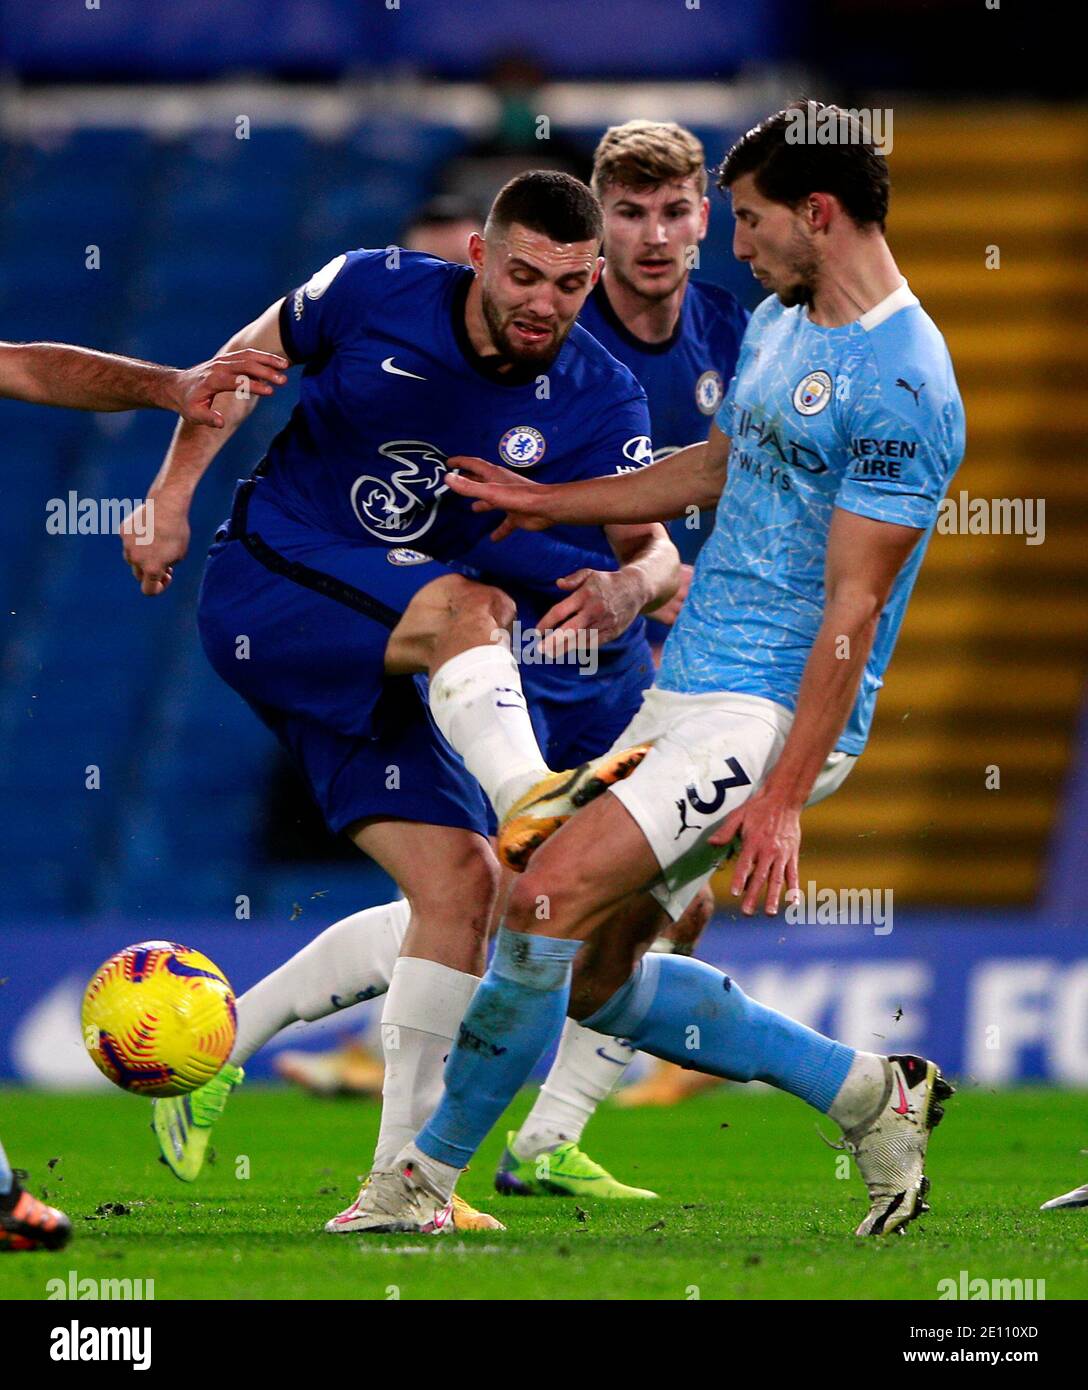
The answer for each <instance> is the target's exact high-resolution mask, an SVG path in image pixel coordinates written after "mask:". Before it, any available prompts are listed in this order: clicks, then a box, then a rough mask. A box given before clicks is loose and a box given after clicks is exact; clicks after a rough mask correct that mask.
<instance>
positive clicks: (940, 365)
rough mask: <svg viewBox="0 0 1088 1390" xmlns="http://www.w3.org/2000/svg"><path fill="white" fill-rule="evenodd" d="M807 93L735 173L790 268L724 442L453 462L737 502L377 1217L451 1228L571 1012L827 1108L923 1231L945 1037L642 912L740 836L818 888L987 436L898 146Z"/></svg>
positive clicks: (597, 501) (758, 319) (638, 506)
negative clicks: (575, 473)
mask: <svg viewBox="0 0 1088 1390" xmlns="http://www.w3.org/2000/svg"><path fill="white" fill-rule="evenodd" d="M804 116H805V108H804V107H803V106H802V107H796V108H791V109H788V110H785V111H781V112H778V113H777V114H776V115H774V116H772V117H770V118H768V119H767V120H766V121H764V122H763V123H762V124H760V125H759V126H757V127H755V128H754V129H753V130H751V131H749V132H748V133H747V135H745V136H744V137H743V138H742V139H741V140H740V141H738V143H737V144H736V145H735V146H734V147H733V149H732V150H731V151H730V152H729V154H728V156H727V158H726V160H725V163H724V165H723V168H722V172H721V176H720V185H721V187H722V188H723V190H726V189H727V190H728V191H729V192H730V194H731V196H732V200H733V211H734V215H735V217H736V220H737V228H736V233H735V238H734V250H735V253H736V255H737V256H738V257H739V258H740V259H741V260H743V261H745V262H747V263H748V264H749V265H750V266H751V268H752V271H753V273H754V274H755V275H756V277H757V278H758V279H759V280H760V282H761V283H762V284H764V285H765V286H766V287H767V288H768V290H770V291H771V292H772V293H771V295H770V297H769V298H768V299H767V300H766V301H765V302H764V303H763V304H762V305H760V307H759V309H757V311H756V313H755V314H754V316H753V318H752V321H751V324H750V326H749V328H748V331H747V333H746V335H745V339H744V343H743V345H742V349H741V357H740V361H739V363H738V368H737V373H736V376H735V377H734V379H733V382H732V384H731V387H730V390H729V392H728V394H727V397H726V399H725V401H724V402H723V406H722V409H721V412H720V413H719V415H718V418H717V421H716V423H715V425H714V427H713V428H712V429H711V431H710V437H709V439H708V441H707V442H706V444H705V445H698V446H695V447H693V448H690V449H685V450H682V451H680V452H679V453H677V454H674V455H673V456H672V457H671V458H668V459H665V460H663V461H661V462H659V463H654V464H653V465H652V466H650V467H648V468H645V469H643V470H641V471H639V472H638V473H631V474H627V475H625V476H623V477H618V478H608V479H602V480H593V481H590V482H584V483H575V484H573V485H566V486H556V487H550V486H540V485H533V484H529V483H527V482H526V481H525V480H522V479H520V478H514V477H513V476H511V475H510V474H508V473H506V472H505V470H502V469H497V468H494V467H492V466H490V465H488V464H484V463H482V462H481V461H479V460H454V461H453V462H454V463H457V464H459V465H460V466H461V467H462V468H463V472H462V474H461V475H460V476H454V477H452V478H451V486H453V487H454V488H455V490H457V491H459V492H461V493H462V494H463V495H465V496H470V497H475V498H477V499H478V501H477V505H478V506H480V507H484V506H489V507H497V508H501V509H503V510H504V511H505V512H506V513H507V517H506V520H505V521H504V522H503V523H502V525H501V526H500V527H499V533H504V532H506V531H508V530H509V529H510V528H512V527H514V526H518V525H520V526H522V527H524V528H526V529H530V530H532V529H540V528H542V527H544V526H547V525H550V524H553V523H556V522H565V521H570V520H571V519H573V518H577V519H578V520H580V521H582V522H590V521H595V522H600V521H604V520H608V521H610V522H616V521H624V522H633V521H636V520H639V519H643V518H649V517H653V518H657V519H662V518H668V517H675V516H678V515H680V514H681V513H682V512H683V509H684V507H685V506H687V505H689V504H691V503H693V502H695V503H698V504H700V505H711V504H712V503H715V502H716V503H717V524H716V529H715V531H714V533H713V535H712V537H711V539H710V540H709V541H708V543H707V544H706V546H705V547H704V548H703V550H702V552H701V553H700V556H699V558H698V561H697V563H696V568H695V578H694V581H693V584H692V589H691V593H690V596H689V598H688V600H687V602H686V604H685V605H684V608H683V609H682V611H681V614H680V618H679V620H678V622H677V624H676V626H675V628H674V629H673V632H672V634H671V636H670V638H669V640H668V642H667V643H666V647H665V655H664V660H663V664H662V668H661V671H660V673H659V677H658V680H657V682H656V684H655V685H654V687H652V688H651V690H650V691H648V692H647V695H646V698H645V701H644V703H643V707H642V709H641V711H640V712H639V714H638V715H636V717H635V718H634V720H633V721H632V723H631V724H630V725H629V727H628V728H627V729H626V730H625V731H624V734H623V736H622V739H621V742H622V743H626V744H646V743H649V744H650V745H651V747H650V750H649V752H648V753H647V755H646V757H645V759H644V760H643V761H642V763H641V765H640V766H639V767H638V768H636V770H635V771H634V773H633V774H632V775H631V776H630V778H629V779H628V780H627V781H626V782H625V783H623V784H622V785H620V786H616V787H613V788H612V789H611V792H610V794H608V795H605V796H604V797H602V798H601V799H600V800H599V801H598V802H597V803H595V804H594V805H592V806H589V807H587V808H585V810H583V811H580V812H579V813H578V814H577V815H575V816H573V817H572V818H571V819H570V821H569V822H568V823H566V824H563V825H562V827H561V828H560V829H559V830H558V832H557V833H555V834H554V835H553V836H552V837H551V838H550V839H548V840H547V842H546V843H544V844H543V845H542V846H541V847H540V848H539V849H538V850H537V851H536V853H535V854H534V856H533V858H532V859H531V860H530V862H529V864H528V867H527V870H526V872H525V873H524V874H523V876H522V877H521V878H520V879H519V880H518V882H517V883H516V884H515V887H514V889H513V891H512V894H511V897H510V900H509V902H508V905H507V911H506V915H505V918H504V925H503V927H502V929H501V931H500V933H499V938H498V942H497V947H496V952H495V956H494V959H493V961H492V964H491V967H490V969H489V971H488V973H487V975H486V976H485V978H484V981H483V983H482V984H481V986H480V988H479V990H478V991H477V993H476V995H475V998H474V1000H473V1002H472V1005H471V1006H470V1008H469V1009H468V1011H467V1013H466V1014H465V1017H464V1021H463V1023H462V1026H461V1032H460V1037H459V1041H458V1044H457V1046H456V1047H455V1049H454V1051H453V1053H452V1054H451V1056H450V1060H449V1064H448V1066H447V1068H446V1075H445V1095H444V1097H443V1099H442V1101H441V1103H440V1104H439V1106H438V1108H437V1109H436V1111H435V1113H434V1114H433V1116H432V1117H431V1119H430V1120H429V1121H428V1122H427V1124H426V1125H425V1126H424V1127H423V1129H422V1130H421V1131H420V1133H419V1134H418V1135H417V1136H416V1139H415V1141H414V1142H412V1143H410V1144H408V1145H406V1146H405V1148H404V1149H402V1150H401V1153H400V1154H399V1155H398V1161H397V1168H396V1171H395V1172H394V1173H392V1174H390V1175H388V1176H387V1177H385V1178H384V1180H383V1182H382V1183H381V1184H375V1185H374V1186H373V1187H372V1188H371V1190H370V1191H369V1192H368V1194H367V1196H366V1200H365V1201H363V1202H362V1203H360V1209H359V1218H360V1219H359V1221H358V1223H357V1226H356V1229H360V1230H362V1229H370V1230H375V1231H379V1230H391V1229H396V1230H415V1231H432V1230H441V1229H443V1228H444V1227H445V1225H446V1222H447V1220H448V1198H449V1194H450V1192H451V1191H452V1186H453V1183H454V1182H455V1180H456V1178H457V1176H458V1174H459V1173H460V1171H461V1170H462V1169H463V1167H464V1166H465V1165H466V1164H467V1163H468V1161H469V1159H470V1158H471V1156H472V1154H473V1153H474V1152H475V1150H476V1148H477V1146H478V1145H479V1143H480V1141H481V1140H482V1139H483V1138H484V1136H485V1135H486V1134H487V1132H488V1130H489V1129H490V1128H491V1126H492V1124H493V1123H494V1122H495V1120H496V1119H497V1118H498V1116H499V1115H500V1114H501V1112H502V1110H503V1109H504V1107H505V1106H506V1104H507V1103H508V1102H509V1100H510V1099H511V1097H512V1096H513V1094H514V1093H515V1091H516V1090H517V1088H518V1086H519V1085H521V1083H522V1082H523V1081H524V1079H525V1077H526V1075H527V1074H528V1071H529V1069H530V1067H531V1066H532V1064H533V1062H534V1061H535V1060H536V1058H537V1057H538V1056H539V1055H540V1052H541V1051H542V1050H543V1048H544V1047H545V1046H546V1045H547V1044H548V1042H549V1041H551V1039H552V1038H553V1037H554V1035H555V1033H556V1032H557V1031H558V1029H559V1028H560V1026H561V1024H562V1020H563V1016H564V1014H565V1013H566V1012H568V1010H569V1012H570V1013H571V1015H572V1016H574V1017H576V1018H579V1019H580V1020H581V1021H582V1022H583V1023H585V1024H586V1025H587V1026H588V1027H590V1028H593V1029H595V1030H597V1031H599V1032H604V1033H612V1034H614V1035H616V1036H619V1037H623V1038H628V1039H630V1040H631V1042H632V1043H633V1044H634V1045H635V1046H637V1047H639V1048H642V1049H644V1050H646V1051H648V1052H652V1053H655V1054H657V1055H658V1056H662V1057H666V1058H668V1059H670V1060H673V1061H678V1062H681V1063H684V1064H686V1065H688V1066H691V1065H692V1064H695V1065H696V1066H697V1067H698V1068H699V1069H700V1070H703V1071H706V1072H709V1073H711V1074H714V1075H718V1076H723V1077H728V1078H731V1079H734V1080H743V1081H749V1080H753V1079H759V1080H762V1081H766V1082H769V1083H771V1084H772V1085H775V1086H777V1087H779V1088H781V1089H783V1090H786V1091H789V1092H791V1093H792V1094H794V1095H796V1096H799V1097H800V1098H801V1099H803V1100H806V1101H807V1102H808V1103H809V1104H810V1105H812V1106H814V1107H815V1108H816V1109H817V1110H819V1111H821V1112H824V1113H826V1114H828V1115H829V1116H830V1117H831V1119H832V1120H833V1121H835V1122H836V1123H837V1124H838V1125H839V1126H840V1127H841V1129H842V1131H843V1136H844V1137H843V1144H844V1146H845V1147H846V1148H847V1149H848V1150H849V1151H850V1152H852V1153H853V1154H854V1156H855V1158H856V1161H857V1163H858V1167H859V1171H860V1173H861V1175H862V1177H863V1178H864V1180H865V1182H866V1186H867V1188H868V1192H869V1211H868V1214H867V1215H866V1217H865V1218H864V1220H863V1221H862V1222H861V1224H860V1225H859V1226H858V1234H860V1235H881V1234H887V1233H890V1232H893V1231H898V1230H901V1229H902V1228H903V1227H905V1226H906V1225H907V1224H908V1223H909V1222H910V1221H911V1220H913V1219H914V1218H915V1217H916V1216H918V1215H919V1214H920V1213H921V1212H922V1211H924V1210H926V1206H925V1196H926V1193H927V1190H928V1185H929V1184H928V1179H927V1178H926V1177H925V1171H924V1170H925V1154H926V1148H927V1144H928V1138H929V1132H930V1130H931V1129H932V1128H933V1126H934V1125H935V1124H936V1122H937V1120H938V1119H939V1118H940V1116H941V1107H940V1101H941V1100H942V1099H944V1098H945V1097H946V1096H947V1095H949V1094H950V1093H951V1087H950V1086H949V1085H948V1083H947V1082H945V1081H944V1080H943V1078H942V1077H941V1075H940V1072H939V1070H938V1068H937V1066H936V1065H935V1064H934V1063H933V1062H930V1061H926V1060H925V1059H923V1058H920V1057H909V1056H897V1057H881V1056H877V1055H875V1054H872V1053H865V1052H859V1051H855V1050H854V1049H853V1048H850V1047H847V1046H844V1045H843V1044H841V1043H839V1042H836V1041H833V1040H832V1039H830V1038H825V1037H822V1036H821V1035H820V1034H818V1033H816V1032H814V1031H813V1030H811V1029H809V1028H807V1027H804V1026H803V1025H801V1024H799V1023H797V1022H795V1021H794V1020H791V1019H789V1018H787V1017H785V1016H783V1015H782V1014H779V1013H776V1012H775V1011H773V1010H771V1009H767V1008H764V1007H763V1006H762V1005H760V1004H758V1003H756V1002H755V1001H754V1000H752V999H749V998H748V997H746V996H745V994H744V993H743V991H742V990H741V989H740V987H739V986H738V985H737V984H736V983H735V982H733V981H732V980H730V979H729V977H728V976H725V975H723V974H722V973H721V972H720V971H718V970H715V969H712V968H711V967H710V966H708V965H705V964H703V963H702V962H700V961H697V960H694V959H691V958H684V957H679V956H658V955H652V954H651V955H642V956H641V958H640V952H641V951H642V950H643V949H644V944H645V943H644V942H643V941H640V940H638V939H636V938H635V937H634V935H633V934H632V933H630V932H628V933H626V934H625V933H624V931H623V927H622V921H623V911H624V909H625V908H626V907H627V906H628V905H629V903H630V901H631V900H632V899H636V898H638V897H639V896H641V895H643V894H645V893H647V892H649V893H650V894H651V895H652V896H653V897H654V898H655V899H656V900H657V901H658V902H660V903H662V904H663V905H664V906H665V907H666V908H667V909H668V911H669V912H670V913H671V914H675V913H677V912H679V911H682V910H683V906H684V904H685V903H686V902H687V901H688V899H689V897H690V896H691V894H692V893H693V892H695V891H697V890H698V887H699V886H700V885H701V884H702V883H703V882H705V881H706V878H707V876H708V875H709V874H710V873H711V872H712V871H713V869H714V867H715V866H716V864H717V863H719V862H720V861H721V859H722V858H724V857H726V856H728V855H729V854H731V853H735V856H736V858H735V868H734V873H733V877H732V891H733V893H734V894H736V895H738V896H740V898H741V906H742V910H743V911H744V912H746V913H751V912H753V911H754V910H755V908H756V905H757V901H758V899H759V897H760V896H762V895H763V894H764V893H765V894H766V911H767V912H768V913H770V914H773V913H775V912H777V911H778V907H779V903H780V901H781V897H782V892H783V888H786V889H787V890H792V889H795V888H796V887H797V884H798V874H797V857H798V851H799V846H800V838H801V835H800V815H801V810H802V808H803V807H804V806H805V805H807V804H810V803H811V802H812V801H814V800H817V799H819V798H820V797H823V796H826V795H828V794H829V793H830V792H831V791H833V790H834V789H835V788H836V787H837V786H839V785H840V784H841V782H842V781H843V779H844V778H845V776H846V775H847V773H848V771H849V769H850V767H851V765H852V763H853V761H854V759H856V757H857V756H858V755H859V754H860V752H861V751H862V749H863V748H864V745H865V740H866V736H867V734H868V731H869V726H870V723H871V720H872V714H873V704H874V701H875V698H876V692H877V690H878V689H879V687H880V683H881V677H882V675H883V672H884V669H885V667H886V666H887V663H888V660H889V659H890V656H891V652H892V648H893V645H894V643H895V638H896V635H897V633H898V630H899V626H900V623H901V621H902V618H903V613H904V609H905V606H906V603H907V599H908V597H909V595H910V591H911V587H912V585H913V583H914V580H915V577H916V576H917V572H918V567H919V565H920V564H921V560H922V555H923V552H924V549H925V544H926V541H927V540H928V537H929V534H930V533H931V531H932V529H933V526H934V523H935V520H936V516H937V507H938V504H939V502H940V499H941V497H942V495H943V493H944V491H945V489H946V487H947V485H948V482H949V480H950V478H951V477H952V475H953V473H954V472H955V470H956V467H957V466H958V464H959V461H960V458H961V456H962V453H963V447H964V419H963V410H962V406H961V403H960V398H959V393H958V390H957V387H956V382H955V378H954V375H953V371H952V364H951V362H950V360H949V356H948V352H947V350H946V348H945V345H944V342H943V339H942V338H941V335H940V333H939V332H938V330H937V328H936V327H935V326H934V324H933V323H932V321H931V320H930V319H929V318H928V317H927V315H926V314H925V313H924V312H923V310H922V309H921V307H920V306H919V304H918V301H917V299H916V298H915V296H914V295H913V294H912V293H911V292H910V289H909V288H908V286H907V284H906V283H905V281H904V279H903V276H902V275H901V274H900V272H899V270H898V268H897V267H896V265H895V262H894V260H893V259H892V255H891V252H890V251H889V249H888V246H887V243H886V241H885V239H884V223H885V217H886V213H887V204H888V172H887V164H886V161H885V160H884V158H883V156H882V155H881V154H880V153H879V151H877V150H876V149H875V148H874V147H873V146H872V144H871V143H870V142H869V141H868V139H867V138H866V134H865V132H864V131H863V130H862V129H861V128H860V127H859V126H858V123H857V121H856V119H853V118H850V117H847V116H845V115H844V116H842V118H841V120H839V121H838V122H837V125H838V132H839V135H840V140H839V143H837V144H823V145H818V146H817V145H806V144H804V143H801V142H795V140H794V138H793V137H794V135H795V134H796V131H797V126H798V123H799V119H800V121H803V119H804ZM802 138H803V137H802ZM548 785H549V784H547V783H545V784H544V788H545V790H544V791H543V792H542V795H541V796H540V797H538V798H537V805H538V808H539V813H540V815H541V816H546V815H547V813H548V809H549V807H548V803H547V791H546V789H547V787H548ZM484 786H485V790H487V783H486V779H485V780H484ZM527 800H529V801H531V800H532V797H531V795H530V797H529V798H527ZM523 805H524V803H523ZM524 818H525V817H524V815H523V816H522V821H524ZM512 827H513V821H511V822H510V824H509V825H508V826H507V827H506V829H507V832H508V835H509V831H510V830H511V829H512ZM508 848H509V847H508V846H504V843H503V836H502V833H501V832H500V849H501V850H503V852H506V850H507V849H508ZM542 902H543V903H546V904H547V905H548V907H547V912H546V913H545V914H542V913H541V912H540V911H539V905H540V904H541V903H542Z"/></svg>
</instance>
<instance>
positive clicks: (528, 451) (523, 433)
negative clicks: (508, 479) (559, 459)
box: [499, 425, 547, 468]
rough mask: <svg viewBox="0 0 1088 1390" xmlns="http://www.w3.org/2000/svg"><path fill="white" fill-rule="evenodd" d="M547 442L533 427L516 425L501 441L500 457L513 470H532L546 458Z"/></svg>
mask: <svg viewBox="0 0 1088 1390" xmlns="http://www.w3.org/2000/svg"><path fill="white" fill-rule="evenodd" d="M546 448H547V442H546V441H545V439H544V436H543V435H542V434H541V433H540V431H539V430H537V429H534V428H533V426H532V425H515V426H514V428H513V429H512V430H507V431H506V433H505V434H504V435H503V437H502V438H501V439H500V440H499V457H500V458H501V459H502V461H503V463H508V464H509V465H510V467H511V468H532V466H533V464H534V463H539V462H540V460H541V459H542V458H543V457H544V450H545V449H546Z"/></svg>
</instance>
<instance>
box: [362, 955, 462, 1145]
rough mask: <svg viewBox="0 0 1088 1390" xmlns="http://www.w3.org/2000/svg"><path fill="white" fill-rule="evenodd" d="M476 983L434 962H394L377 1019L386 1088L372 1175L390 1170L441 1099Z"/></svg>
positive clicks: (410, 959) (413, 959) (404, 959)
mask: <svg viewBox="0 0 1088 1390" xmlns="http://www.w3.org/2000/svg"><path fill="white" fill-rule="evenodd" d="M479 983H480V977H479V976H478V975H467V974H465V973H464V972H463V971H461V970H451V969H450V967H449V966H448V965H439V964H438V963H437V961H433V960H421V959H419V958H418V957H417V956H401V958H400V959H399V960H398V961H397V963H396V966H395V967H394V969H393V980H392V983H391V984H390V986H389V993H388V995H387V996H386V1000H385V1010H384V1012H383V1014H382V1052H383V1054H384V1056H385V1084H384V1086H383V1087H382V1122H381V1129H380V1130H379V1131H378V1142H377V1145H376V1146H375V1149H374V1167H375V1169H378V1170H384V1169H388V1168H389V1167H391V1166H392V1164H393V1162H394V1161H395V1159H396V1157H397V1154H398V1153H399V1152H400V1150H401V1149H402V1148H403V1147H404V1145H405V1144H406V1143H407V1142H408V1141H409V1140H410V1139H414V1138H415V1136H416V1134H417V1132H418V1131H419V1130H420V1129H421V1128H422V1126H423V1124H424V1123H425V1122H426V1121H427V1119H429V1117H430V1114H431V1111H432V1110H433V1109H434V1108H435V1106H436V1105H437V1104H438V1102H439V1100H440V1099H441V1096H442V1077H443V1073H444V1071H445V1069H446V1058H447V1057H448V1056H449V1053H450V1049H451V1048H452V1047H453V1040H454V1038H455V1037H456V1036H457V1030H458V1028H459V1027H460V1024H461V1020H462V1018H464V1016H465V1010H466V1009H467V1008H468V1006H469V1004H470V1003H471V1002H472V996H473V995H474V994H475V993H476V986H477V985H478V984H479Z"/></svg>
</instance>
